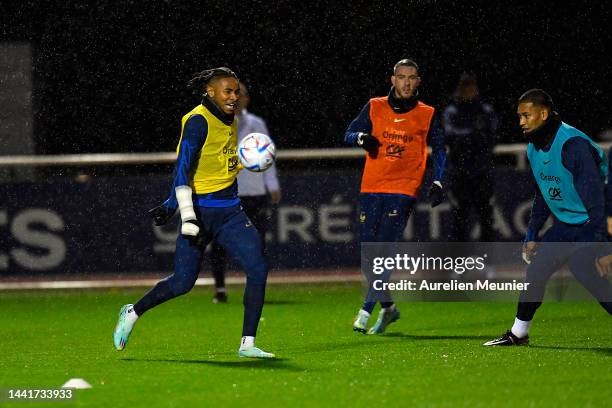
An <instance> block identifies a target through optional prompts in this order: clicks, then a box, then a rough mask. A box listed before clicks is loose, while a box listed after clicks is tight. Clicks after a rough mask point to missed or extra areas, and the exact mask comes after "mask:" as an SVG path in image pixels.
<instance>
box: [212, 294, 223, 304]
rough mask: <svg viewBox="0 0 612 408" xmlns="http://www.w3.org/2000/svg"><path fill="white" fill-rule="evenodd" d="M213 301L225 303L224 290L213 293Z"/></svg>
mask: <svg viewBox="0 0 612 408" xmlns="http://www.w3.org/2000/svg"><path fill="white" fill-rule="evenodd" d="M212 302H213V303H227V295H226V294H225V292H217V293H215V297H213V300H212Z"/></svg>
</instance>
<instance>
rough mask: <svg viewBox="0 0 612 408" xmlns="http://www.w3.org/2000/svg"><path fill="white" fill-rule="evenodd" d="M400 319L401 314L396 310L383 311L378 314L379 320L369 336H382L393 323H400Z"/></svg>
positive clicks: (369, 332)
mask: <svg viewBox="0 0 612 408" xmlns="http://www.w3.org/2000/svg"><path fill="white" fill-rule="evenodd" d="M399 318H400V312H399V310H397V309H396V308H393V310H389V309H382V310H381V311H380V313H379V314H378V319H377V320H376V323H374V326H372V327H371V328H370V330H369V331H368V334H381V333H384V332H385V330H386V329H387V326H388V325H390V324H391V323H393V322H396V321H398V320H399Z"/></svg>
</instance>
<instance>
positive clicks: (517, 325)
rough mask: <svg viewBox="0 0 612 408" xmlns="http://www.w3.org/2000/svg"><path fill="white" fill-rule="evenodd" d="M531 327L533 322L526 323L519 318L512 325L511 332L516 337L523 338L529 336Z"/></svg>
mask: <svg viewBox="0 0 612 408" xmlns="http://www.w3.org/2000/svg"><path fill="white" fill-rule="evenodd" d="M529 326H531V320H528V321H525V320H520V319H519V318H518V317H516V318H515V319H514V324H513V325H512V329H510V331H511V332H512V334H514V335H515V336H516V337H519V338H523V337H525V336H527V333H528V332H529Z"/></svg>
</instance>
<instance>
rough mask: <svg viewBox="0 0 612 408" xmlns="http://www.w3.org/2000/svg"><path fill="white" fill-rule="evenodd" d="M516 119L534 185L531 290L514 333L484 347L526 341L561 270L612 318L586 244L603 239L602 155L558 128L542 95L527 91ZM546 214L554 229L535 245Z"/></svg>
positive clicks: (524, 295) (608, 296)
mask: <svg viewBox="0 0 612 408" xmlns="http://www.w3.org/2000/svg"><path fill="white" fill-rule="evenodd" d="M517 113H518V116H519V121H520V126H521V128H522V129H523V132H524V135H525V137H526V138H527V140H528V141H529V145H528V147H527V157H528V158H529V164H530V165H531V170H532V172H533V176H534V178H535V181H536V183H537V186H538V189H537V191H536V195H535V198H534V201H533V206H532V209H531V219H530V221H529V226H528V230H527V235H526V237H525V242H524V244H523V258H524V259H525V261H526V262H527V263H528V264H529V266H528V267H527V276H526V279H525V281H526V283H528V284H529V285H528V287H527V289H526V290H525V291H523V292H521V295H520V298H519V304H518V308H517V313H516V318H515V321H514V325H513V326H512V329H511V330H508V331H507V332H506V333H505V334H504V335H502V336H501V337H499V338H497V339H495V340H491V341H488V342H486V343H485V344H484V345H485V346H508V345H521V344H527V343H528V342H529V336H528V331H529V327H530V325H531V321H532V319H533V316H534V315H535V312H536V310H537V309H538V307H539V306H540V305H541V304H542V299H543V298H544V291H545V287H546V282H547V281H548V279H549V278H550V277H551V276H552V274H553V273H554V272H555V271H557V270H558V269H559V268H560V267H561V266H563V265H568V266H569V269H570V271H571V272H572V274H573V275H574V276H575V277H576V279H577V280H578V281H579V282H580V283H581V284H582V285H584V287H585V288H586V289H588V290H589V292H591V294H593V296H594V297H595V298H596V299H597V300H598V301H599V302H600V304H601V305H602V306H603V307H604V309H605V310H606V311H607V312H608V313H610V314H612V285H611V284H610V282H609V281H608V280H607V279H605V278H604V277H602V276H600V274H599V273H598V272H597V270H596V268H595V259H596V257H597V250H598V248H597V246H595V245H588V244H585V243H592V242H600V241H605V240H606V239H607V235H606V234H607V231H606V216H605V195H604V191H605V190H604V187H605V180H606V175H607V172H608V168H607V166H608V161H607V158H606V155H605V154H604V152H603V151H602V150H601V148H599V146H597V144H595V143H594V142H593V141H592V140H591V139H590V138H589V137H588V136H587V135H586V134H584V133H583V132H581V131H580V130H578V129H576V128H574V127H572V126H570V125H568V124H567V123H564V122H562V121H561V118H560V117H559V115H558V114H557V113H556V112H555V111H554V108H553V102H552V99H551V97H550V96H549V95H548V94H547V93H546V92H544V91H543V90H541V89H531V90H529V91H527V92H525V93H524V94H523V95H522V96H521V97H520V98H519V102H518V109H517ZM550 215H552V216H553V219H554V223H553V226H552V227H551V228H550V229H549V230H547V231H546V232H545V233H544V236H543V237H542V239H541V242H536V241H537V237H538V233H539V231H540V229H541V228H542V226H543V225H544V223H545V222H546V220H547V219H548V217H549V216H550Z"/></svg>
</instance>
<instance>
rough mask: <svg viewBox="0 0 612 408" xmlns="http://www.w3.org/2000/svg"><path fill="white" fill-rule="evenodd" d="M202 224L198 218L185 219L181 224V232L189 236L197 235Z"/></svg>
mask: <svg viewBox="0 0 612 408" xmlns="http://www.w3.org/2000/svg"><path fill="white" fill-rule="evenodd" d="M201 228H202V224H200V221H198V220H187V221H185V222H183V223H182V224H181V234H183V235H187V236H190V237H197V236H198V234H199V233H200V229H201Z"/></svg>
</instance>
